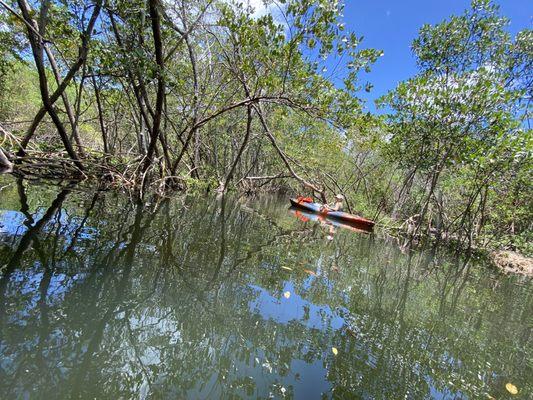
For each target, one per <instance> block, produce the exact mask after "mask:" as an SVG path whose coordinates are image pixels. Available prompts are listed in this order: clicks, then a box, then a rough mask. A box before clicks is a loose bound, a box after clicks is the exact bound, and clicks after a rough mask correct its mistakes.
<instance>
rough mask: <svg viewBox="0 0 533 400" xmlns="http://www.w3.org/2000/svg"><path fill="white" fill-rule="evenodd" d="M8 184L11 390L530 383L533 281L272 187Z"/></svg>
mask: <svg viewBox="0 0 533 400" xmlns="http://www.w3.org/2000/svg"><path fill="white" fill-rule="evenodd" d="M11 183H12V184H11V185H10V187H9V188H7V189H4V190H3V191H2V192H0V200H1V204H2V211H0V237H1V245H0V266H3V267H2V270H1V278H0V334H1V336H0V368H1V369H0V392H1V393H2V394H3V395H2V397H5V398H25V397H31V398H67V397H68V398H71V397H72V398H134V397H135V398H137V397H141V398H160V397H161V398H258V397H260V398H266V397H269V396H274V397H283V396H287V397H297V398H305V399H309V398H320V397H321V396H322V395H323V396H325V397H334V398H379V399H390V398H405V397H406V398H416V399H418V398H427V397H434V398H478V397H480V396H486V395H487V394H490V395H491V396H494V397H499V396H504V395H505V383H507V382H513V383H514V384H515V385H516V386H517V387H518V388H519V390H520V393H521V394H524V395H525V394H526V393H531V389H532V388H531V381H530V378H529V377H530V376H531V375H532V374H531V372H532V371H531V348H532V346H531V336H530V333H531V330H530V323H531V320H530V316H531V311H532V305H533V302H532V296H531V293H532V291H531V284H530V283H528V282H525V283H524V282H517V281H516V279H515V278H506V277H497V276H494V275H493V274H492V272H490V271H488V270H487V269H486V268H485V267H483V266H480V265H478V262H477V261H475V260H473V259H471V258H470V259H468V258H464V257H463V258H461V257H453V256H451V255H450V254H449V253H446V252H445V251H443V250H442V249H430V250H428V251H424V252H422V251H419V252H415V251H412V252H410V253H408V254H407V255H406V254H402V252H400V251H399V250H398V249H397V247H395V246H394V245H393V244H392V243H389V242H387V241H385V240H382V239H379V238H376V237H374V236H363V235H357V234H354V233H353V232H350V231H342V230H340V231H337V232H336V234H335V237H334V240H333V241H331V242H329V243H327V244H326V243H325V241H324V235H325V232H324V231H323V230H322V229H323V228H322V227H321V226H320V225H317V224H314V223H313V222H311V221H309V222H302V221H299V220H297V219H296V218H294V217H293V216H292V215H291V214H289V213H288V212H287V211H286V206H285V205H284V204H282V203H279V202H278V201H276V200H275V199H272V200H271V201H269V200H268V199H267V200H264V201H262V202H260V203H259V202H250V203H249V204H243V203H242V201H238V200H237V199H233V198H224V199H222V200H217V199H214V198H208V199H205V198H202V199H200V198H188V199H174V200H165V201H160V202H155V201H154V203H153V204H152V205H151V206H145V205H143V204H141V203H135V202H132V201H131V200H130V199H128V198H127V197H123V196H120V195H117V194H113V193H103V192H93V193H86V191H84V190H78V189H77V188H75V187H74V186H70V187H65V188H54V187H49V186H42V185H35V184H31V185H30V184H28V183H27V182H23V181H21V180H18V181H16V182H11ZM326 234H327V232H326ZM282 267H285V268H282ZM306 271H307V272H306ZM309 271H311V272H314V273H315V274H316V275H314V274H310V273H309ZM286 291H288V292H290V297H289V298H285V297H284V296H283V293H284V292H286ZM332 347H335V348H337V349H338V355H336V356H335V355H334V354H333V352H332V351H331V349H332Z"/></svg>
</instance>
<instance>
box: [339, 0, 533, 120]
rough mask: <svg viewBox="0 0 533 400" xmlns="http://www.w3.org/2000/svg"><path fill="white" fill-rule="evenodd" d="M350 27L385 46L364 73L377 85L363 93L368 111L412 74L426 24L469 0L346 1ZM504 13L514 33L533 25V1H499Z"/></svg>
mask: <svg viewBox="0 0 533 400" xmlns="http://www.w3.org/2000/svg"><path fill="white" fill-rule="evenodd" d="M345 4H346V8H345V13H344V15H345V22H346V28H347V30H352V31H354V32H355V33H356V34H357V35H358V36H361V35H363V36H364V40H363V43H362V46H363V47H373V48H377V49H382V50H383V51H384V52H385V54H384V56H383V57H381V58H380V59H379V60H378V61H377V62H376V64H375V65H374V67H373V69H372V72H371V73H370V74H368V75H365V76H363V77H362V78H363V80H368V81H370V83H372V84H373V85H374V88H373V90H372V91H371V93H368V94H367V93H363V94H362V97H363V98H365V99H366V100H367V107H368V109H369V110H374V106H373V100H374V99H376V98H378V97H380V96H381V95H383V94H385V93H386V92H387V91H389V90H391V89H393V88H394V87H396V85H397V83H398V82H400V81H402V80H404V79H407V78H409V77H411V76H413V75H414V74H415V73H416V72H417V69H416V64H415V60H414V57H413V56H412V54H411V42H412V40H413V39H414V38H415V37H416V36H417V33H418V29H419V28H420V27H421V26H422V25H423V24H424V23H430V24H435V23H438V22H440V21H442V20H443V19H445V18H447V17H449V16H450V15H452V14H456V15H457V14H462V12H463V10H465V9H466V8H468V7H469V5H470V1H469V0H440V1H439V0H346V1H345ZM497 4H499V5H500V11H501V13H502V14H503V15H504V16H506V17H508V18H510V19H511V25H510V26H509V30H510V31H511V32H512V33H515V32H517V31H519V30H521V29H523V28H526V27H529V28H533V1H532V0H500V1H497Z"/></svg>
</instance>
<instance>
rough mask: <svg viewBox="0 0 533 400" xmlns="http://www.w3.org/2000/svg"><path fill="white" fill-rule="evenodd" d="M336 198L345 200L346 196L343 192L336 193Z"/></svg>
mask: <svg viewBox="0 0 533 400" xmlns="http://www.w3.org/2000/svg"><path fill="white" fill-rule="evenodd" d="M335 198H336V199H338V200H344V196H343V195H342V194H337V195H335Z"/></svg>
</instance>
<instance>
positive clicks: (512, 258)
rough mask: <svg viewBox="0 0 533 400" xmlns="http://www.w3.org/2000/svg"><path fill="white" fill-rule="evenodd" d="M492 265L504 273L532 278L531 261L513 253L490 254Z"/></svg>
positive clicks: (496, 252)
mask: <svg viewBox="0 0 533 400" xmlns="http://www.w3.org/2000/svg"><path fill="white" fill-rule="evenodd" d="M490 258H491V261H492V263H493V264H494V265H495V266H496V267H498V268H499V269H500V270H502V271H503V272H505V273H512V274H520V275H525V276H530V277H533V259H532V258H530V257H525V256H523V255H521V254H518V253H516V252H514V251H506V250H501V251H495V252H492V253H491V254H490Z"/></svg>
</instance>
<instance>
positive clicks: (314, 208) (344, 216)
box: [290, 199, 376, 229]
mask: <svg viewBox="0 0 533 400" xmlns="http://www.w3.org/2000/svg"><path fill="white" fill-rule="evenodd" d="M290 201H291V204H292V205H293V206H294V207H296V208H300V209H302V210H306V211H309V212H312V213H315V214H320V215H324V216H325V217H327V218H331V219H336V220H339V221H344V222H348V223H351V224H354V225H357V226H360V227H365V228H366V229H372V228H373V227H374V225H375V224H376V223H375V222H374V221H371V220H369V219H366V218H363V217H360V216H359V215H353V214H350V213H346V212H342V211H324V210H322V204H320V203H314V202H309V201H303V200H298V199H290Z"/></svg>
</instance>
